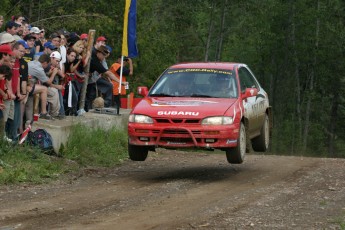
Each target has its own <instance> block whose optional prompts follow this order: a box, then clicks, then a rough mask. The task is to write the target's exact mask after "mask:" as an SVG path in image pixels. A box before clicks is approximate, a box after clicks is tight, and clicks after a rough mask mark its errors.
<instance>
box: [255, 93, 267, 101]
mask: <svg viewBox="0 0 345 230" xmlns="http://www.w3.org/2000/svg"><path fill="white" fill-rule="evenodd" d="M259 98H263V99H265V98H266V97H265V95H262V94H258V95H257V96H256V98H255V101H256V100H257V99H259Z"/></svg>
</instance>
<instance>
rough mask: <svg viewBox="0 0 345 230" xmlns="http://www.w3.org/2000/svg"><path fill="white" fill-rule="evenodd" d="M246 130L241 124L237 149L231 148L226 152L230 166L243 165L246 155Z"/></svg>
mask: <svg viewBox="0 0 345 230" xmlns="http://www.w3.org/2000/svg"><path fill="white" fill-rule="evenodd" d="M246 139H247V137H246V128H245V126H244V124H243V123H242V122H241V126H240V133H239V135H238V139H237V146H236V147H235V148H229V149H227V150H226V151H225V152H226V159H227V160H228V162H229V163H230V164H241V163H243V160H244V157H245V155H246Z"/></svg>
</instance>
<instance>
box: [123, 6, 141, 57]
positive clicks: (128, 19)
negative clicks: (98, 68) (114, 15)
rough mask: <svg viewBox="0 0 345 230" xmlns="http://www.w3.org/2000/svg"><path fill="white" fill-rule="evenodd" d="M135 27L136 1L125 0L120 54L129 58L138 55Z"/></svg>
mask: <svg viewBox="0 0 345 230" xmlns="http://www.w3.org/2000/svg"><path fill="white" fill-rule="evenodd" d="M136 27H137V1H136V0H126V6H125V15H124V22H123V37H122V56H126V57H130V58H133V57H136V56H138V48H137V35H136Z"/></svg>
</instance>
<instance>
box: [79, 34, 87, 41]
mask: <svg viewBox="0 0 345 230" xmlns="http://www.w3.org/2000/svg"><path fill="white" fill-rule="evenodd" d="M87 38H88V35H87V34H81V35H80V40H84V39H87Z"/></svg>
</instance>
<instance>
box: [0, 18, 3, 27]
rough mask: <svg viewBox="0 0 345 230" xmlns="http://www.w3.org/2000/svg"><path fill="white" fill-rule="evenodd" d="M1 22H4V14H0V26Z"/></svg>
mask: <svg viewBox="0 0 345 230" xmlns="http://www.w3.org/2000/svg"><path fill="white" fill-rule="evenodd" d="M2 24H4V16H2V15H0V28H1V27H2Z"/></svg>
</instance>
